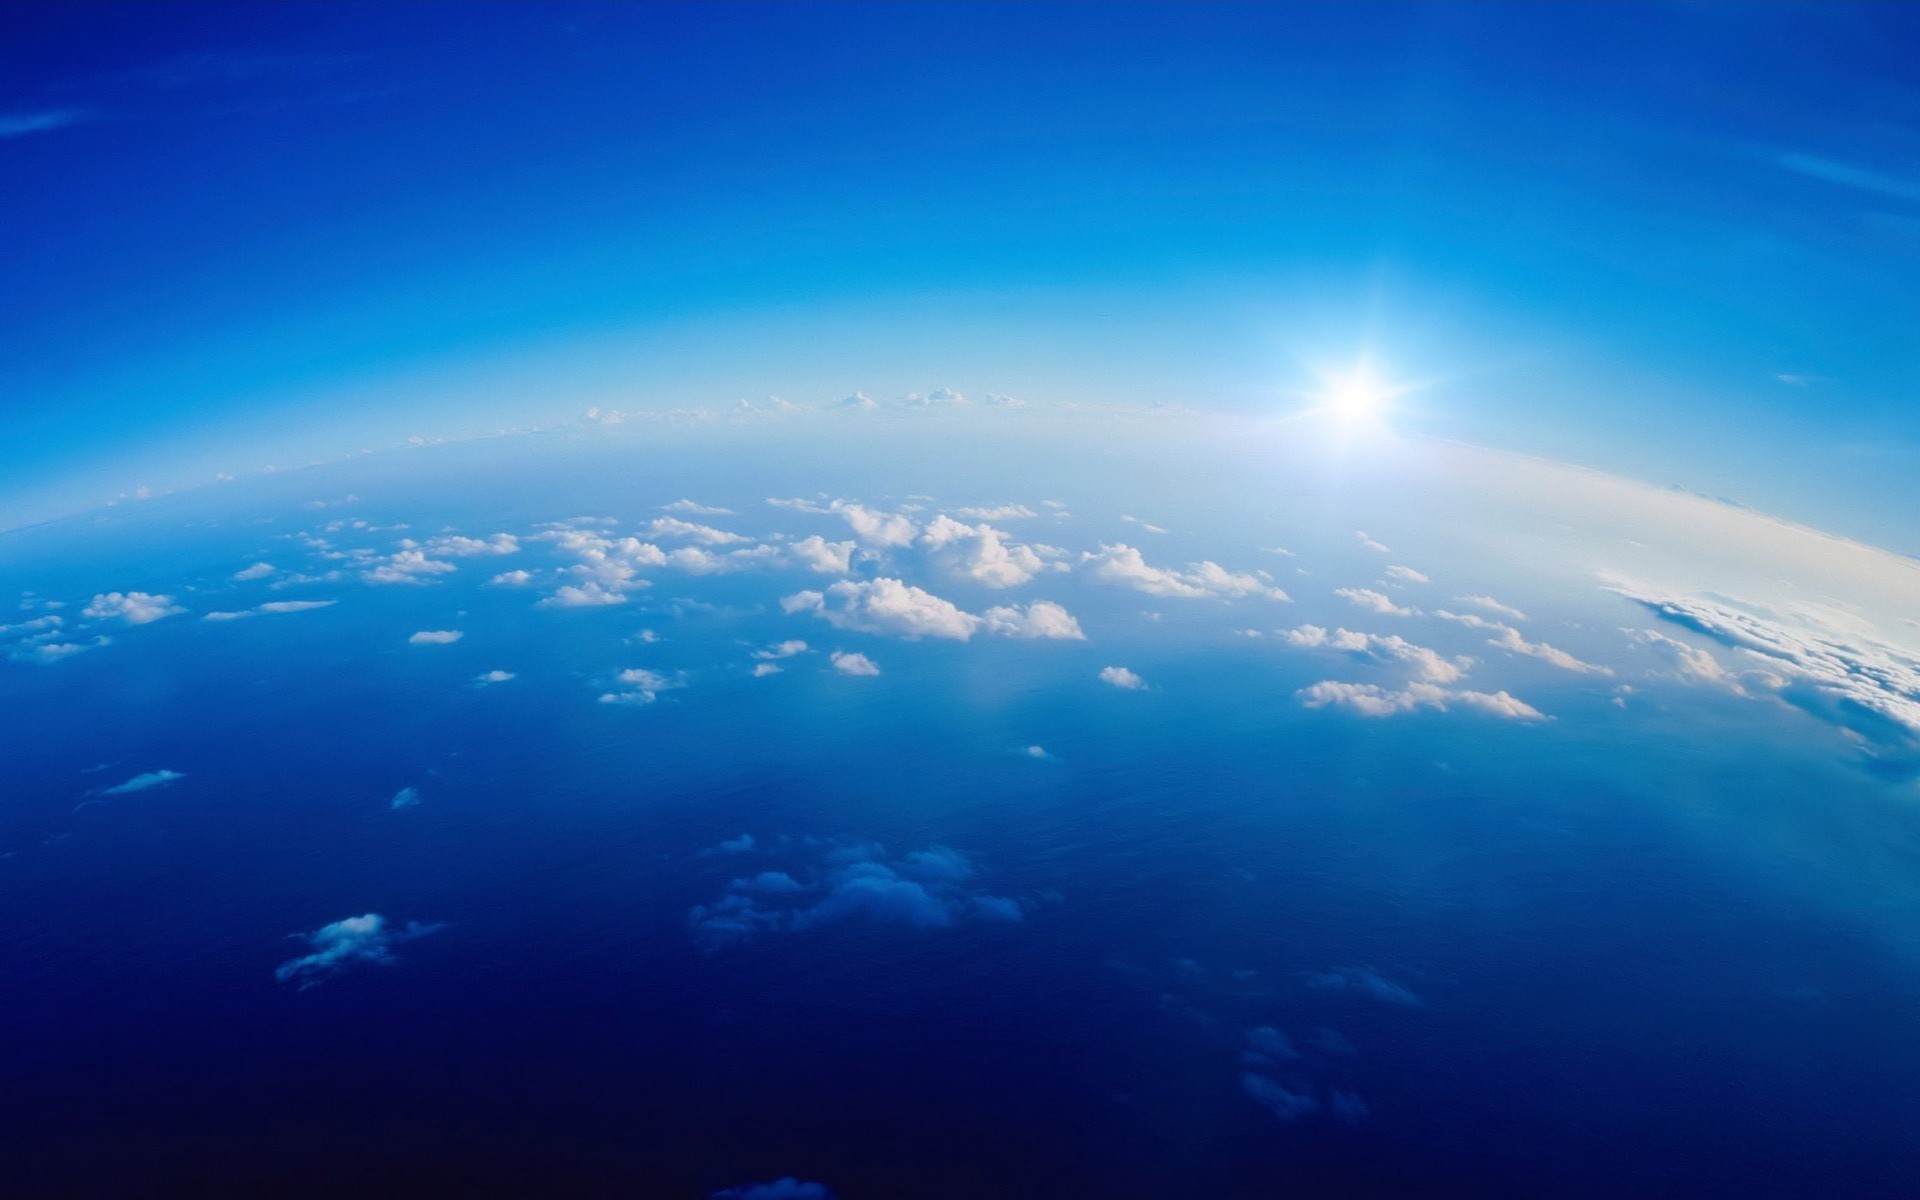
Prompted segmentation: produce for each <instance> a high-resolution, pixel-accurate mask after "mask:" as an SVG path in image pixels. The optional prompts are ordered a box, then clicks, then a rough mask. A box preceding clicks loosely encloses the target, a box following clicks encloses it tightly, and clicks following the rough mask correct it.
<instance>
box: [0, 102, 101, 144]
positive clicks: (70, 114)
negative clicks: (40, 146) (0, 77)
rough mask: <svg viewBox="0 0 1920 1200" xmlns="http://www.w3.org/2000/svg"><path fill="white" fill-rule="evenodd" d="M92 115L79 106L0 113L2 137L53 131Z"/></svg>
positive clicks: (89, 118)
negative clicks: (78, 107)
mask: <svg viewBox="0 0 1920 1200" xmlns="http://www.w3.org/2000/svg"><path fill="white" fill-rule="evenodd" d="M92 119H93V118H92V115H91V114H89V113H86V112H83V111H82V110H80V109H77V108H49V109H42V110H41V111H39V112H14V113H0V138H17V137H26V136H27V135H29V134H34V133H51V132H53V131H54V130H56V129H67V128H69V127H71V126H74V125H81V124H84V123H86V122H87V121H90V120H92Z"/></svg>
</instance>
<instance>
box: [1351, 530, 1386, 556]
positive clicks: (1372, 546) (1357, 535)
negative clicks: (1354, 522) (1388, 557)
mask: <svg viewBox="0 0 1920 1200" xmlns="http://www.w3.org/2000/svg"><path fill="white" fill-rule="evenodd" d="M1353 537H1354V540H1355V541H1357V542H1359V543H1360V544H1361V545H1362V546H1365V547H1366V548H1367V549H1369V550H1372V551H1375V552H1377V553H1380V554H1392V553H1393V549H1392V547H1390V546H1383V545H1381V544H1380V543H1379V542H1376V541H1374V540H1373V538H1371V537H1369V536H1368V535H1367V533H1366V531H1365V530H1362V529H1356V530H1354V531H1353Z"/></svg>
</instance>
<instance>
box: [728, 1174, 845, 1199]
mask: <svg viewBox="0 0 1920 1200" xmlns="http://www.w3.org/2000/svg"><path fill="white" fill-rule="evenodd" d="M707 1200H834V1196H833V1192H832V1190H831V1189H830V1188H828V1187H827V1185H826V1184H824V1183H807V1182H805V1181H803V1180H800V1179H797V1178H795V1177H794V1176H792V1175H783V1176H781V1177H780V1178H778V1179H775V1180H773V1181H772V1182H771V1183H743V1184H741V1185H739V1186H738V1187H730V1188H728V1189H727V1190H726V1191H724V1192H715V1193H713V1195H711V1196H709V1197H708V1198H707Z"/></svg>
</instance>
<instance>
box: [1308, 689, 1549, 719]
mask: <svg viewBox="0 0 1920 1200" xmlns="http://www.w3.org/2000/svg"><path fill="white" fill-rule="evenodd" d="M1299 696H1300V700H1301V703H1303V704H1305V705H1306V706H1307V707H1308V708H1327V707H1333V708H1343V709H1346V710H1347V711H1349V712H1352V713H1357V714H1359V715H1360V716H1363V717H1391V716H1394V715H1397V714H1399V713H1408V712H1413V711H1414V710H1415V709H1420V708H1432V709H1437V710H1439V711H1441V712H1445V711H1447V709H1448V708H1450V707H1451V706H1453V705H1456V704H1457V705H1460V706H1461V707H1463V708H1470V709H1473V710H1475V711H1478V712H1483V713H1486V714H1488V715H1489V716H1495V717H1504V718H1507V719H1509V720H1515V721H1541V720H1545V719H1546V717H1545V714H1543V713H1541V712H1540V710H1539V709H1537V708H1535V707H1533V706H1532V705H1531V704H1528V703H1527V702H1526V701H1524V700H1520V699H1518V698H1516V697H1514V696H1512V695H1509V694H1508V693H1506V692H1504V691H1500V692H1471V691H1455V690H1450V689H1447V688H1443V687H1440V686H1438V685H1436V684H1431V683H1420V682H1414V683H1410V684H1408V685H1407V686H1406V688H1405V689H1404V690H1400V691H1395V690H1392V689H1389V688H1383V687H1380V686H1379V685H1377V684H1371V683H1342V682H1340V681H1338V680H1333V679H1323V680H1321V681H1320V682H1319V683H1316V684H1314V685H1313V686H1312V687H1307V688H1302V689H1301V690H1300V692H1299Z"/></svg>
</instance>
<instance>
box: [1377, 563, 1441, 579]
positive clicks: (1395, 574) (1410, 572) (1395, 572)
mask: <svg viewBox="0 0 1920 1200" xmlns="http://www.w3.org/2000/svg"><path fill="white" fill-rule="evenodd" d="M1384 574H1385V575H1386V577H1387V578H1388V579H1397V580H1399V581H1400V582H1401V583H1432V582H1433V580H1431V579H1428V578H1427V577H1426V576H1425V575H1422V574H1421V573H1420V572H1418V571H1416V570H1414V569H1413V568H1412V567H1400V566H1393V567H1388V568H1387V569H1386V571H1385V572H1384Z"/></svg>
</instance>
